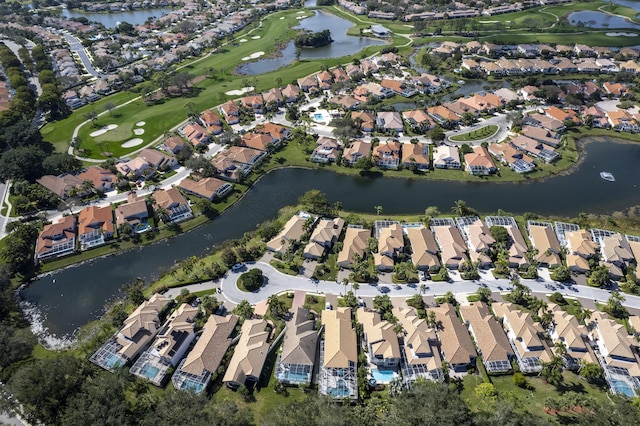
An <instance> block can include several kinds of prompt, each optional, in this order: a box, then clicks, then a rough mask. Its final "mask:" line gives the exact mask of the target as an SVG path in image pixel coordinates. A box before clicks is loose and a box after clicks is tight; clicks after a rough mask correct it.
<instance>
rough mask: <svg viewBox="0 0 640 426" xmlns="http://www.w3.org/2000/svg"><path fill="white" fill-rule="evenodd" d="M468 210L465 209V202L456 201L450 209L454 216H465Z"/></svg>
mask: <svg viewBox="0 0 640 426" xmlns="http://www.w3.org/2000/svg"><path fill="white" fill-rule="evenodd" d="M468 209H469V208H468V207H467V202H466V201H464V200H458V201H456V203H455V204H454V205H453V207H451V213H453V214H455V215H456V216H465V215H466V214H467V212H468Z"/></svg>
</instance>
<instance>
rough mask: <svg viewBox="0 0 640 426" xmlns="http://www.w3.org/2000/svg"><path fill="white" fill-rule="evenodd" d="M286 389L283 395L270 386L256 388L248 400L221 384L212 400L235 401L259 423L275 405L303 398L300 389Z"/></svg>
mask: <svg viewBox="0 0 640 426" xmlns="http://www.w3.org/2000/svg"><path fill="white" fill-rule="evenodd" d="M272 380H273V378H272ZM287 390H288V395H283V394H277V393H275V392H274V390H273V388H272V387H271V386H268V387H264V388H260V389H256V391H255V392H254V397H255V400H254V401H248V400H245V399H244V397H243V396H242V395H240V394H239V393H238V392H234V391H232V390H231V389H229V388H227V387H226V386H222V387H221V388H220V390H218V391H217V392H216V394H215V395H214V400H215V401H216V402H217V403H219V402H221V401H233V402H235V403H236V404H237V405H238V408H239V409H240V410H250V411H251V412H252V413H253V415H254V419H255V421H256V423H258V424H260V423H261V421H262V419H264V418H265V416H266V415H267V414H269V413H270V412H271V411H273V410H274V409H275V408H276V407H277V406H279V405H283V404H287V403H288V402H290V401H300V400H303V399H304V398H305V393H304V391H302V389H299V388H295V387H292V388H287Z"/></svg>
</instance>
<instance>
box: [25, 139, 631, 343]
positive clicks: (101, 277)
mask: <svg viewBox="0 0 640 426" xmlns="http://www.w3.org/2000/svg"><path fill="white" fill-rule="evenodd" d="M585 152H586V157H585V158H584V161H583V162H582V163H581V164H580V166H579V167H578V168H577V170H576V171H575V172H574V173H571V174H568V175H563V176H557V177H553V178H549V179H547V180H545V181H535V182H530V183H522V184H514V183H504V184H492V183H485V182H481V181H478V182H477V183H473V182H455V181H434V180H426V179H397V178H384V177H380V178H370V177H353V176H346V175H339V174H335V173H333V172H331V171H325V170H307V169H290V168H288V169H280V170H276V171H273V172H271V173H268V174H267V175H265V176H264V177H263V178H262V179H261V180H260V181H259V182H258V183H257V184H256V185H255V186H254V187H253V188H252V189H251V190H250V191H249V192H248V193H247V194H246V196H245V197H244V198H243V199H242V200H241V201H240V202H238V203H237V204H236V205H234V206H233V207H232V208H231V209H230V210H228V211H227V212H226V213H224V214H222V215H221V216H220V217H218V218H216V219H215V220H214V221H212V222H209V223H207V224H205V225H203V226H201V227H200V228H198V229H195V230H194V231H192V232H189V233H186V234H183V235H180V236H178V237H175V238H173V239H171V240H168V241H165V242H162V243H158V244H155V245H153V246H150V247H145V248H141V249H139V250H133V251H129V252H126V253H122V254H119V255H115V256H110V257H106V258H102V259H96V260H93V261H90V262H87V263H85V264H82V265H79V266H76V267H72V268H68V269H65V270H62V271H59V272H57V273H54V274H53V275H50V276H46V277H43V278H41V279H39V280H37V281H35V282H33V283H32V284H31V285H30V286H29V287H27V288H26V289H24V290H23V291H22V293H21V295H22V298H23V299H24V300H25V301H26V302H28V304H29V305H31V306H32V307H34V308H35V309H32V310H30V312H32V313H35V314H37V316H38V318H37V320H36V321H35V324H36V325H37V326H38V327H40V329H41V330H42V332H43V335H45V336H48V342H49V344H50V345H52V346H53V345H55V343H56V342H58V341H59V340H57V339H59V338H61V337H64V336H70V335H72V334H73V333H74V331H75V330H76V329H77V328H78V327H80V326H81V325H83V324H86V323H87V322H89V321H91V320H93V319H95V318H97V317H99V316H100V315H101V314H102V313H103V310H104V306H105V304H106V303H107V302H108V301H109V300H111V299H113V298H114V297H116V296H118V295H119V289H120V288H121V286H122V285H123V284H125V283H128V282H130V281H132V280H133V279H134V278H136V277H141V278H143V279H145V280H146V281H147V282H149V281H151V280H152V279H154V278H155V277H157V276H158V275H159V274H160V272H161V271H163V270H166V269H167V268H169V267H170V266H171V265H173V264H174V263H175V262H176V261H179V260H181V259H185V258H187V257H189V256H192V255H195V256H200V255H202V254H205V253H208V252H209V251H210V250H211V248H212V247H213V246H214V245H216V244H220V243H221V242H223V241H225V240H229V239H234V238H240V237H241V236H242V235H243V234H244V233H245V232H247V231H251V230H254V229H255V228H256V225H258V224H260V223H262V222H264V221H266V220H270V219H272V218H273V217H274V216H275V215H276V214H277V212H278V210H279V209H280V208H281V207H283V206H285V205H290V204H294V203H296V200H297V199H298V197H300V196H301V195H302V194H304V193H305V192H306V191H308V190H310V189H319V190H321V191H323V192H324V193H326V194H327V197H328V199H329V201H330V202H331V203H333V202H335V201H340V202H342V203H343V206H344V209H345V210H350V211H359V212H366V213H373V212H374V211H375V210H374V206H378V205H380V206H382V207H383V214H382V217H385V215H387V214H396V213H417V214H419V213H422V212H424V209H425V208H426V207H428V206H437V207H438V208H439V209H440V210H441V211H443V212H447V211H450V209H451V207H452V206H453V204H454V202H455V201H456V200H458V199H462V200H465V201H466V202H467V205H469V206H470V207H473V208H475V209H477V210H478V211H480V212H482V213H489V212H495V211H497V210H498V209H503V210H505V211H507V212H513V213H523V212H527V211H529V212H536V213H540V214H542V215H559V216H571V217H575V216H577V215H578V213H580V212H590V213H607V212H612V211H615V210H622V209H624V208H626V207H630V206H633V205H637V204H640V192H639V191H640V174H638V173H637V165H638V163H640V145H639V144H619V143H607V142H592V143H589V144H587V145H586V147H585ZM601 171H609V172H611V173H613V174H614V175H615V177H616V182H607V181H604V180H603V179H601V178H600V172H601Z"/></svg>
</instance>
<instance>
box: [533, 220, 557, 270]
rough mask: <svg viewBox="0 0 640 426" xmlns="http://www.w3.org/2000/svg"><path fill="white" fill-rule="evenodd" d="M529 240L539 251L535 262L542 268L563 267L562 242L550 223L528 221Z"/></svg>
mask: <svg viewBox="0 0 640 426" xmlns="http://www.w3.org/2000/svg"><path fill="white" fill-rule="evenodd" d="M527 230H528V231H529V239H530V240H531V243H532V244H533V246H534V247H535V248H536V249H537V250H538V254H537V255H536V257H535V260H536V261H537V262H538V264H540V265H541V266H545V267H548V268H549V267H555V266H562V259H561V258H560V252H561V248H560V242H559V241H558V237H556V234H555V232H553V226H552V225H551V223H549V222H538V221H532V220H529V221H527Z"/></svg>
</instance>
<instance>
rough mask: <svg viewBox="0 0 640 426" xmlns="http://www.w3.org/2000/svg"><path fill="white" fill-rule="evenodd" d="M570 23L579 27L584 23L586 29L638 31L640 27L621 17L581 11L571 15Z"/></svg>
mask: <svg viewBox="0 0 640 426" xmlns="http://www.w3.org/2000/svg"><path fill="white" fill-rule="evenodd" d="M569 22H571V24H573V25H578V23H579V22H582V23H583V24H584V25H585V26H586V27H590V28H630V29H635V30H638V29H640V25H638V24H634V23H633V22H629V21H627V20H626V19H624V18H621V17H619V16H611V15H607V14H606V13H603V12H594V11H587V10H584V11H580V12H573V13H570V14H569Z"/></svg>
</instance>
